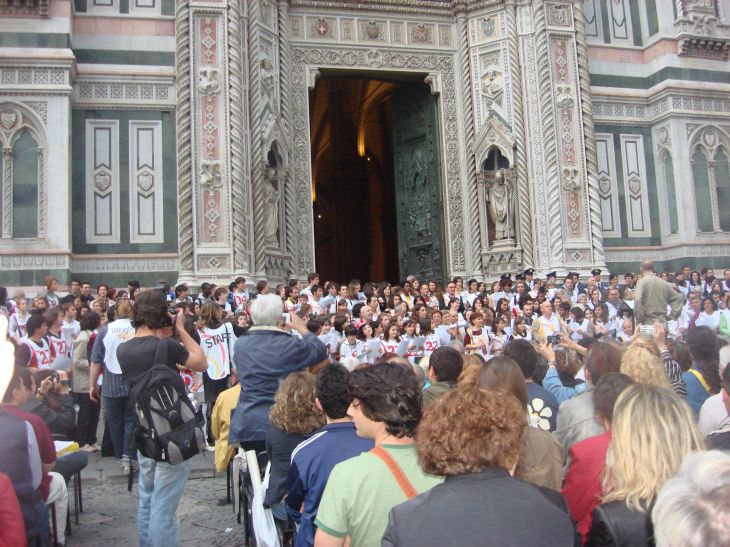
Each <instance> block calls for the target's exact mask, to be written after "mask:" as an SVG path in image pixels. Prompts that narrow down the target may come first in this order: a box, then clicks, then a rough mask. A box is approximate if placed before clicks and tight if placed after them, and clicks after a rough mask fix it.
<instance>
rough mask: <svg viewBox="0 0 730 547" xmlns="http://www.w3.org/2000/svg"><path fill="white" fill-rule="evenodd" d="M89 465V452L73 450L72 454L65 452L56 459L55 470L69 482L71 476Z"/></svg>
mask: <svg viewBox="0 0 730 547" xmlns="http://www.w3.org/2000/svg"><path fill="white" fill-rule="evenodd" d="M87 465H89V455H88V454H86V453H85V452H71V453H70V454H64V455H63V456H61V457H60V458H58V459H57V460H56V465H55V466H54V467H53V472H54V473H59V474H60V475H61V476H62V477H63V480H65V481H66V482H68V481H69V479H70V478H71V477H73V476H74V475H75V474H76V473H78V472H79V471H81V470H82V469H83V468H84V467H86V466H87Z"/></svg>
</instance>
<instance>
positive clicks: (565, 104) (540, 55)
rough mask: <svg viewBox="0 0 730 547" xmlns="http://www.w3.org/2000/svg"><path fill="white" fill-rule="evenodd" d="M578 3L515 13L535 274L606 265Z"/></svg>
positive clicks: (544, 5) (540, 4) (526, 8)
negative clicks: (530, 192)
mask: <svg viewBox="0 0 730 547" xmlns="http://www.w3.org/2000/svg"><path fill="white" fill-rule="evenodd" d="M575 5H576V3H575V2H566V1H562V2H557V1H555V2H542V1H533V2H532V4H531V5H530V6H527V5H526V6H520V7H519V8H518V27H519V34H520V36H521V38H520V40H521V43H522V46H523V78H524V81H525V87H524V91H525V93H524V94H525V106H526V109H525V110H526V117H527V128H526V134H527V135H529V138H528V139H526V141H527V143H528V156H529V158H530V162H529V163H530V174H531V179H532V190H533V196H534V204H535V208H534V217H533V219H534V220H533V228H534V234H535V249H536V252H535V266H536V267H537V270H538V275H544V274H545V273H546V272H548V271H550V270H559V271H565V270H577V271H582V272H587V271H589V270H590V269H591V268H593V267H595V266H598V267H601V266H605V264H604V258H603V241H602V236H601V228H600V209H599V208H598V203H597V194H596V193H595V187H594V184H593V182H591V181H595V146H594V145H593V121H592V118H591V117H590V103H588V102H587V101H589V100H590V94H589V93H590V92H589V87H588V71H587V66H586V65H585V61H584V60H585V37H584V28H583V24H582V12H581V11H580V8H576V7H575Z"/></svg>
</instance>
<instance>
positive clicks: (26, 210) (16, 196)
mask: <svg viewBox="0 0 730 547" xmlns="http://www.w3.org/2000/svg"><path fill="white" fill-rule="evenodd" d="M45 147H46V143H45V133H44V131H43V126H42V122H41V121H40V120H39V119H38V117H37V115H36V114H35V113H34V112H32V111H31V110H29V109H27V108H26V107H25V106H24V105H22V104H18V103H4V104H0V149H2V162H1V164H0V165H1V166H2V168H1V169H0V212H1V213H2V222H1V224H0V226H1V228H2V231H1V235H2V238H3V239H11V238H42V237H45V231H46V217H45V215H46V213H45V209H46V208H45V207H43V204H44V203H45V199H46V187H45Z"/></svg>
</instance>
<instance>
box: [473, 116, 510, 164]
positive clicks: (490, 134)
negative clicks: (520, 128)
mask: <svg viewBox="0 0 730 547" xmlns="http://www.w3.org/2000/svg"><path fill="white" fill-rule="evenodd" d="M484 126H485V127H484V130H483V131H482V132H481V134H480V137H479V140H478V141H477V143H476V147H475V149H474V158H475V160H476V162H477V170H479V169H480V168H481V166H482V164H483V163H484V160H486V159H487V156H488V155H489V151H490V150H491V149H492V148H496V149H498V150H499V152H500V153H501V154H502V155H503V156H504V157H505V158H507V161H509V166H510V167H513V166H514V164H515V152H514V149H515V139H514V137H512V133H511V132H510V131H509V129H508V128H507V126H506V125H505V124H504V123H502V121H501V120H499V119H498V118H497V117H496V116H495V115H494V113H493V112H491V113H490V115H489V117H488V118H487V121H486V122H485V124H484Z"/></svg>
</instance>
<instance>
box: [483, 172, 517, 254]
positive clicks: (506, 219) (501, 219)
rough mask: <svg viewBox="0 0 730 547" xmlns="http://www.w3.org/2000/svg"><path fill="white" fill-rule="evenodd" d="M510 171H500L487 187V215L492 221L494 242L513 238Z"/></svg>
mask: <svg viewBox="0 0 730 547" xmlns="http://www.w3.org/2000/svg"><path fill="white" fill-rule="evenodd" d="M511 178H512V171H511V170H509V169H500V170H499V171H497V173H496V175H495V177H494V182H493V183H492V184H490V185H489V186H488V187H487V201H488V202H489V214H490V215H491V217H492V220H493V221H494V240H495V241H497V240H501V239H511V238H513V237H514V235H515V232H514V228H513V226H514V211H513V210H512V186H511V184H510V181H511Z"/></svg>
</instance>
